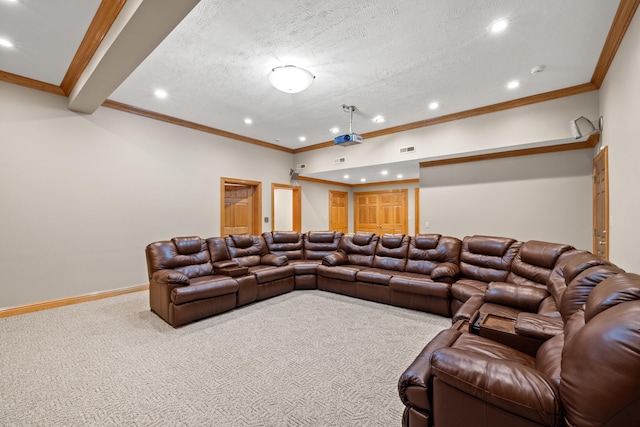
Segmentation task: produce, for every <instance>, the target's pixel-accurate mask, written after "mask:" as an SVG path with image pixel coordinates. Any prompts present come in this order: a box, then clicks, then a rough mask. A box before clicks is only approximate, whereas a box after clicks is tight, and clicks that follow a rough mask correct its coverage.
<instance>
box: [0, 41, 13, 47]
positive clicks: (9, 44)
mask: <svg viewBox="0 0 640 427" xmlns="http://www.w3.org/2000/svg"><path fill="white" fill-rule="evenodd" d="M0 46H4V47H13V46H14V44H13V43H12V42H11V41H10V40H7V39H0Z"/></svg>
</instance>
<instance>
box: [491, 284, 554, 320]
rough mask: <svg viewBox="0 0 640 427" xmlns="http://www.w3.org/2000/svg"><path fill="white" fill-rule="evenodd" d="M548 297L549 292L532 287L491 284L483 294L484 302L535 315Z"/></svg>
mask: <svg viewBox="0 0 640 427" xmlns="http://www.w3.org/2000/svg"><path fill="white" fill-rule="evenodd" d="M548 296H549V292H547V291H546V290H544V289H540V288H536V287H534V286H524V285H516V284H514V283H507V282H491V283H489V286H488V287H487V290H486V292H485V293H484V300H485V302H491V303H494V304H500V305H507V306H509V307H513V308H517V309H520V310H525V311H529V312H532V313H535V312H537V311H538V307H539V306H540V303H541V302H542V300H543V299H545V298H546V297H548Z"/></svg>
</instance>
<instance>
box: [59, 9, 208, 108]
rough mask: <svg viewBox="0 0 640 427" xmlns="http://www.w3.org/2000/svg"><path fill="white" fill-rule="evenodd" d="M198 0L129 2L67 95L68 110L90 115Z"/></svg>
mask: <svg viewBox="0 0 640 427" xmlns="http://www.w3.org/2000/svg"><path fill="white" fill-rule="evenodd" d="M199 2H200V0H180V1H175V0H128V1H127V2H126V3H125V5H124V6H123V7H122V10H121V11H120V14H119V15H118V17H117V18H116V20H115V21H114V22H113V25H112V26H111V28H110V29H109V31H108V32H107V34H106V35H105V36H104V39H103V40H102V43H101V44H100V47H99V48H98V49H97V50H96V53H95V55H94V56H93V58H92V59H91V61H90V62H89V63H88V65H87V66H86V68H85V69H84V72H83V73H82V75H81V76H80V77H79V79H78V80H77V83H76V85H75V87H74V88H73V90H72V91H71V93H70V94H69V109H70V110H72V111H77V112H81V113H87V114H91V113H93V112H94V111H95V110H97V109H98V107H100V106H101V105H102V103H103V102H104V101H105V100H106V99H107V98H108V97H109V96H110V95H111V94H112V93H113V91H114V90H116V88H117V87H118V86H120V84H121V83H122V82H123V81H124V80H125V79H126V78H127V77H128V76H129V75H130V74H131V73H132V72H133V71H134V70H135V69H136V68H137V67H138V66H139V65H140V64H141V63H142V62H143V61H144V60H145V58H146V57H147V56H148V55H149V54H150V53H151V52H152V51H153V50H154V49H155V48H156V47H157V46H158V45H159V44H160V43H161V42H162V40H164V38H165V37H167V35H169V33H171V31H173V30H174V28H175V27H176V26H177V25H178V24H179V23H180V22H181V21H182V20H183V19H184V18H185V16H187V14H188V13H189V12H190V11H191V10H192V9H193V8H194V7H195V6H196V5H197V4H198V3H199Z"/></svg>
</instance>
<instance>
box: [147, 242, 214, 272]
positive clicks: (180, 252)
mask: <svg viewBox="0 0 640 427" xmlns="http://www.w3.org/2000/svg"><path fill="white" fill-rule="evenodd" d="M145 253H146V256H147V271H148V274H149V278H151V276H152V275H153V273H154V272H156V271H158V270H177V271H179V272H181V273H182V274H184V275H186V276H187V277H189V278H190V279H191V278H194V277H200V276H208V275H210V274H213V266H212V265H211V257H210V255H209V250H208V248H207V242H206V241H205V240H203V239H201V238H200V237H197V236H190V237H174V238H173V239H171V240H170V241H161V242H155V243H151V244H150V245H148V246H147V248H146V250H145Z"/></svg>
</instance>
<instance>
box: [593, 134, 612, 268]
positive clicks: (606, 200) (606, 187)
mask: <svg viewBox="0 0 640 427" xmlns="http://www.w3.org/2000/svg"><path fill="white" fill-rule="evenodd" d="M608 148H609V147H608V146H606V145H605V146H604V147H603V148H602V150H600V152H599V153H598V154H597V155H596V156H595V157H594V158H593V177H592V186H593V187H592V188H593V190H592V198H593V214H592V219H593V243H592V246H593V249H592V251H593V253H594V254H597V253H598V241H597V239H598V236H597V235H596V228H597V224H598V217H597V216H598V209H597V205H598V202H597V198H598V194H597V189H596V163H597V162H599V161H600V160H603V163H604V192H605V197H604V218H603V220H604V229H605V233H604V241H605V248H606V250H605V259H607V260H608V259H609V234H610V233H609V150H608Z"/></svg>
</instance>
